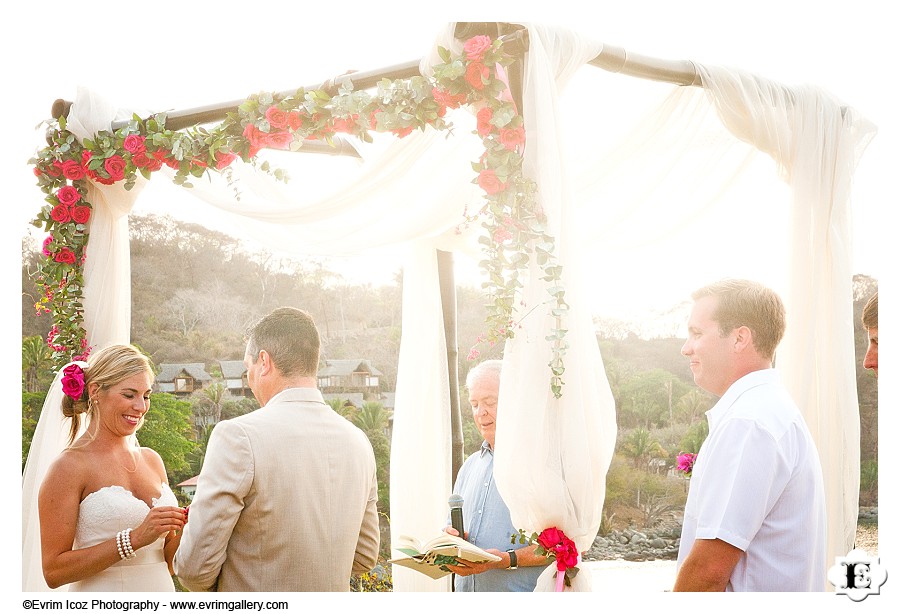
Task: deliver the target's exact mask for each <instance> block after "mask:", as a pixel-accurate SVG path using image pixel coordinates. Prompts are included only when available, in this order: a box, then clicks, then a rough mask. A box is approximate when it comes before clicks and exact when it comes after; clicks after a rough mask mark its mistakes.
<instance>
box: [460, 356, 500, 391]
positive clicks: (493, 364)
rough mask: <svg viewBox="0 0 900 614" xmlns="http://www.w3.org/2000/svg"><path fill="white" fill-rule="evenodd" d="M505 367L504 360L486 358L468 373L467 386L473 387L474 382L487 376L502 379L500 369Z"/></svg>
mask: <svg viewBox="0 0 900 614" xmlns="http://www.w3.org/2000/svg"><path fill="white" fill-rule="evenodd" d="M502 369H503V361H502V360H485V361H484V362H480V363H478V364H477V365H475V366H474V367H472V368H471V369H470V370H469V373H468V374H467V375H466V388H472V384H474V383H475V381H476V380H479V379H481V378H482V377H485V376H488V375H489V376H493V377H496V378H497V379H498V380H499V379H500V371H501V370H502Z"/></svg>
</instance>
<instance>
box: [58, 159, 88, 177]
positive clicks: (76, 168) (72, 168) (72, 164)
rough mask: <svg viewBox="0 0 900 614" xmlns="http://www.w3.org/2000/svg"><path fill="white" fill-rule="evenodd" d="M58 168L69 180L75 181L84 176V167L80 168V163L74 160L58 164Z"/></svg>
mask: <svg viewBox="0 0 900 614" xmlns="http://www.w3.org/2000/svg"><path fill="white" fill-rule="evenodd" d="M60 170H62V174H63V177H65V178H66V179H68V180H69V181H76V180H78V179H82V178H84V168H82V166H81V164H79V163H78V162H76V161H75V160H66V161H65V162H63V163H62V165H61V166H60Z"/></svg>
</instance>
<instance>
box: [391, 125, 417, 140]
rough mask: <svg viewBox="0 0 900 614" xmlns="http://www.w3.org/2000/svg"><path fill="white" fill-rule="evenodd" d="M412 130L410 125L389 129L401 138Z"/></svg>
mask: <svg viewBox="0 0 900 614" xmlns="http://www.w3.org/2000/svg"><path fill="white" fill-rule="evenodd" d="M412 131H413V127H412V126H406V127H405V128H394V129H393V130H391V132H393V133H394V134H396V135H397V138H399V139H402V138H403V137H405V136H407V135H409V133H410V132H412Z"/></svg>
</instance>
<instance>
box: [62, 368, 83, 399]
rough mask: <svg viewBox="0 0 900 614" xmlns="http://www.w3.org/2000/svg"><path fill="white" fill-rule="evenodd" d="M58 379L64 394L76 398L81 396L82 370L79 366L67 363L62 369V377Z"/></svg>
mask: <svg viewBox="0 0 900 614" xmlns="http://www.w3.org/2000/svg"><path fill="white" fill-rule="evenodd" d="M60 381H61V383H62V390H63V392H64V393H65V394H66V396H69V397H71V398H73V399H76V400H77V399H79V398H81V393H82V392H84V371H83V370H82V369H81V367H79V366H78V365H69V366H68V367H66V368H65V369H63V377H62V380H60Z"/></svg>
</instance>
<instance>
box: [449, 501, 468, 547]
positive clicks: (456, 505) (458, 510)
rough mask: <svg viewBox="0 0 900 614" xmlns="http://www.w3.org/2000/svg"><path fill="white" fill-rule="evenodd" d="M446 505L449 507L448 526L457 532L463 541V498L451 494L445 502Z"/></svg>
mask: <svg viewBox="0 0 900 614" xmlns="http://www.w3.org/2000/svg"><path fill="white" fill-rule="evenodd" d="M447 504H448V505H449V506H450V526H451V527H453V528H454V529H456V530H457V531H459V536H460V537H461V538H463V539H465V538H466V533H465V531H463V514H462V505H463V498H462V497H461V496H459V495H457V494H452V495H450V498H449V499H448V500H447Z"/></svg>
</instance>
